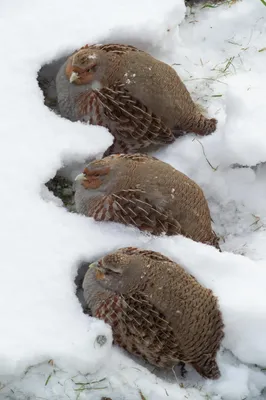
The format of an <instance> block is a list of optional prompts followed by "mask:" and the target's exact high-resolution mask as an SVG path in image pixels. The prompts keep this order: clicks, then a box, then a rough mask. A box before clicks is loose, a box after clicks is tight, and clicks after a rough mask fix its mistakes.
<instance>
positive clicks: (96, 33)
mask: <svg viewBox="0 0 266 400" xmlns="http://www.w3.org/2000/svg"><path fill="white" fill-rule="evenodd" d="M225 3H226V4H224V5H220V6H218V7H216V8H210V7H208V8H203V9H202V8H201V6H200V5H199V6H198V7H193V8H192V9H186V7H185V5H184V2H183V0H164V1H161V0H160V1H159V0H134V2H127V1H125V0H113V1H109V0H99V1H97V2H92V1H89V0H75V2H73V1H70V0H57V1H54V0H45V1H40V0H39V1H36V0H24V1H23V2H22V1H20V0H13V1H12V2H11V1H10V0H1V4H0V20H1V23H0V33H1V36H0V47H1V52H2V62H1V63H0V76H1V78H2V79H1V82H0V89H1V90H0V110H1V111H0V114H1V118H0V128H1V138H0V141H1V146H0V152H1V153H0V154H1V156H0V176H1V184H2V191H1V198H0V205H1V206H0V214H1V216H0V221H1V228H2V229H1V233H0V238H1V241H0V243H1V253H0V254H1V264H0V269H1V279H0V315H1V341H0V398H1V399H2V398H3V399H4V398H8V399H33V398H34V399H35V398H42V399H65V398H69V399H76V398H80V399H96V400H97V399H101V397H102V396H108V397H110V398H112V400H119V399H121V400H122V399H126V400H131V399H141V396H140V392H139V390H141V391H142V393H143V395H144V396H145V399H147V400H160V399H184V398H189V399H201V398H212V399H217V400H218V399H232V400H234V399H237V400H238V399H239V400H240V399H244V398H245V399H255V398H260V399H263V398H266V394H265V390H263V389H264V388H265V387H266V374H265V372H264V370H265V369H266V345H265V332H266V290H265V282H266V261H265V260H266V246H265V243H266V233H265V223H266V203H265V196H266V184H265V182H266V166H265V164H263V162H266V133H265V132H266V131H265V129H266V113H265V92H266V69H265V65H266V39H265V38H266V20H265V18H266V7H265V6H263V4H262V2H261V1H259V0H243V1H238V2H236V3H235V4H232V5H231V6H230V4H229V3H230V2H225ZM96 42H99V43H101V42H106V43H108V42H120V43H129V44H132V45H137V46H139V47H140V48H142V49H144V50H146V51H148V52H150V53H151V54H153V55H154V56H155V57H157V58H160V59H161V60H163V61H165V62H167V63H170V64H175V65H174V68H176V71H177V72H178V73H179V75H180V77H181V78H182V79H183V80H184V81H185V83H186V85H187V87H188V89H189V90H190V92H191V94H192V96H193V98H194V99H195V100H196V101H197V102H198V103H199V104H201V105H202V106H203V107H204V108H205V110H206V112H207V113H208V115H210V116H214V117H216V118H217V119H218V121H219V124H218V129H217V131H216V132H215V133H214V134H213V135H211V136H209V137H205V138H200V137H195V135H187V136H186V137H183V138H181V139H179V140H177V141H176V142H175V143H174V144H173V145H171V146H168V147H167V148H164V149H161V150H160V151H158V152H157V153H156V154H155V155H156V156H157V157H159V158H160V159H162V160H163V161H166V162H168V163H170V164H171V165H173V166H174V167H175V168H177V169H179V170H181V171H182V172H184V173H186V174H187V175H188V176H190V177H191V178H192V179H194V180H195V181H196V182H197V183H198V184H200V185H201V187H202V188H203V190H204V192H205V195H206V197H207V199H208V202H209V205H210V209H211V214H212V218H213V221H214V223H213V227H214V229H215V231H216V232H217V233H218V234H219V236H220V237H221V243H222V250H223V253H219V252H218V251H217V250H216V249H214V248H211V247H209V246H206V245H203V244H200V243H194V242H193V241H191V240H188V239H185V238H183V237H174V238H166V237H162V238H154V237H151V236H149V235H145V234H141V233H140V232H138V231H137V230H135V229H133V228H130V227H124V226H120V225H118V224H108V223H96V222H94V221H93V220H91V219H89V218H86V217H83V216H79V215H75V214H71V213H68V212H67V211H66V210H65V209H64V207H62V204H61V202H60V201H58V199H56V198H55V197H54V196H53V195H52V193H49V192H48V190H47V188H46V187H45V186H44V184H45V182H47V181H48V180H49V179H50V178H51V177H53V176H54V175H55V173H56V171H57V170H58V169H60V168H62V167H64V166H68V169H67V171H68V174H69V175H71V176H72V177H73V175H75V173H76V171H74V170H73V168H74V167H73V165H74V163H84V161H85V159H88V158H93V157H95V156H98V155H99V153H101V152H103V151H104V150H105V149H106V148H107V147H108V146H109V145H110V144H111V143H112V136H111V135H110V134H109V132H108V131H107V130H106V129H104V128H101V127H93V126H85V125H82V124H81V123H71V122H70V121H67V120H64V119H62V118H59V117H58V116H57V115H56V114H54V113H53V112H51V111H50V110H49V109H48V108H47V107H45V106H44V105H43V95H42V93H41V91H40V89H39V87H38V84H37V81H36V77H37V72H38V70H39V69H40V67H41V66H42V65H43V64H45V63H47V62H52V61H53V60H56V59H58V58H59V57H61V56H63V55H66V54H68V53H70V52H71V51H73V50H74V49H76V48H78V47H80V46H82V45H84V44H85V43H96ZM72 163H73V164H72ZM237 163H238V164H242V165H245V166H246V168H232V165H233V164H237ZM258 163H261V164H260V165H259V166H257V167H254V166H255V165H256V164H258ZM69 165H70V167H69ZM71 165H72V167H71ZM75 165H78V164H75ZM251 166H252V168H251ZM78 168H79V167H78ZM78 172H80V171H78ZM124 246H139V247H142V248H149V249H153V250H157V251H160V252H162V253H164V254H165V255H168V256H170V257H171V258H172V259H174V260H176V261H177V262H179V263H180V264H181V265H182V266H183V267H184V268H185V269H186V270H187V271H189V272H191V273H192V274H193V275H194V276H195V277H196V278H197V279H198V280H199V282H201V283H202V284H203V285H205V286H207V287H209V288H211V289H212V290H213V291H214V293H215V294H216V295H217V296H218V298H219V302H220V307H221V310H222V313H223V317H224V322H225V339H224V341H223V347H222V349H221V351H220V352H219V354H218V363H219V366H220V369H221V372H222V377H221V378H220V379H219V380H218V381H216V382H210V381H204V380H203V379H201V378H200V377H199V375H197V374H196V372H195V371H193V370H192V369H189V368H188V370H189V371H188V377H187V378H186V379H182V378H181V377H180V376H179V375H178V373H177V376H176V377H175V376H174V374H173V373H172V372H171V371H170V373H168V374H165V375H162V374H161V375H160V377H158V376H157V375H155V374H154V373H152V372H150V371H149V370H152V369H151V368H150V367H149V366H147V365H140V363H139V361H136V360H133V359H132V358H130V357H129V356H128V355H127V354H125V353H124V352H123V351H122V350H120V349H118V348H116V347H112V346H111V342H112V334H111V330H110V328H109V326H108V325H106V324H104V323H103V322H102V321H98V320H95V319H93V318H89V317H88V316H86V315H84V314H83V313H82V309H81V306H80V304H79V302H78V299H77V298H76V296H75V285H74V278H75V275H76V272H77V266H78V263H79V261H82V260H84V259H85V260H89V261H92V260H95V259H97V258H99V257H100V256H101V255H103V254H105V253H107V252H110V251H113V250H115V249H117V248H120V247H124ZM99 335H103V336H105V337H106V343H105V344H104V345H102V346H100V345H99V344H98V342H97V337H98V336H99ZM49 360H53V362H50V363H48V361H49ZM52 364H54V365H52ZM142 364H143V363H142ZM93 382H94V383H93Z"/></svg>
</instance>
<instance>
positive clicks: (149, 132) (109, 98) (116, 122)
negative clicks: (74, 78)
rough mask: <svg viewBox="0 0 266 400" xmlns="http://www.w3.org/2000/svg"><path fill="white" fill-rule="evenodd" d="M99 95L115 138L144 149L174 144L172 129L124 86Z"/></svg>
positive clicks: (104, 91)
mask: <svg viewBox="0 0 266 400" xmlns="http://www.w3.org/2000/svg"><path fill="white" fill-rule="evenodd" d="M95 92H96V93H97V98H98V101H99V102H100V104H101V106H102V108H103V112H104V114H105V116H106V118H107V120H109V121H110V125H111V126H112V128H110V129H111V131H112V134H113V135H114V136H115V138H119V139H121V140H122V141H123V142H125V143H129V144H132V143H136V142H137V143H138V144H139V145H140V147H146V146H148V145H150V144H155V145H156V144H157V145H162V144H169V143H172V142H174V140H175V137H174V135H173V133H172V131H171V129H169V128H168V127H167V126H166V125H165V124H164V123H163V121H162V120H161V119H160V118H158V117H157V116H156V115H155V114H154V113H153V112H152V111H151V110H150V109H148V107H146V106H145V105H144V104H143V103H141V102H140V101H139V100H138V99H136V98H134V97H133V96H132V95H131V94H130V92H129V91H128V90H127V89H126V88H125V85H124V84H116V85H114V86H112V87H104V88H102V89H101V90H98V91H97V90H96V91H95ZM112 122H113V124H112ZM113 126H114V127H115V128H113Z"/></svg>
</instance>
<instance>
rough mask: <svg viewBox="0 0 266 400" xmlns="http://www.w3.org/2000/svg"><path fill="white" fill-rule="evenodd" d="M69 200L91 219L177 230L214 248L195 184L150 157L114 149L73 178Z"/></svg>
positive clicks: (156, 230) (144, 228)
mask: <svg viewBox="0 0 266 400" xmlns="http://www.w3.org/2000/svg"><path fill="white" fill-rule="evenodd" d="M75 204H76V210H77V212H79V213H82V214H85V215H87V216H89V217H92V218H94V219H95V220H96V221H114V222H119V223H122V224H124V225H133V226H135V227H137V228H138V229H140V230H142V231H146V232H150V233H152V234H154V235H160V234H166V235H177V234H181V235H184V236H186V237H189V238H191V239H193V240H195V241H198V242H202V243H207V244H211V245H214V246H216V247H217V248H219V245H218V239H217V236H216V235H215V233H214V232H213V230H212V226H211V216H210V211H209V207H208V203H207V201H206V199H205V197H204V194H203V191H202V190H201V188H200V187H199V186H198V185H197V184H196V183H195V182H193V181H192V180H191V179H190V178H188V177H187V176H186V175H184V174H183V173H181V172H179V171H177V170H175V169H174V168H173V167H171V166H170V165H169V164H167V163H164V162H162V161H160V160H158V159H156V158H155V157H150V156H148V155H144V154H126V155H125V154H120V155H118V154H116V155H111V156H108V157H105V158H103V159H102V160H98V161H93V162H91V163H90V164H88V165H87V167H86V168H85V169H84V171H83V173H82V174H80V175H78V176H77V178H76V189H75Z"/></svg>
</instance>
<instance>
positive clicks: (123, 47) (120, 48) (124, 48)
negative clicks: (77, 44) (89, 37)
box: [79, 43, 143, 55]
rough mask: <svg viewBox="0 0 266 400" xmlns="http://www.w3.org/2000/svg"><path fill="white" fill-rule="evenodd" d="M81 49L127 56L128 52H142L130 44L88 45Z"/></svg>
mask: <svg viewBox="0 0 266 400" xmlns="http://www.w3.org/2000/svg"><path fill="white" fill-rule="evenodd" d="M81 49H92V50H93V49H95V50H103V51H105V52H106V53H108V52H112V53H116V54H121V55H122V54H125V53H127V52H128V51H137V52H142V53H143V51H142V50H140V49H138V48H137V47H135V46H131V45H129V44H118V43H109V44H91V45H89V44H86V45H85V46H83V47H81V48H80V49H79V50H81Z"/></svg>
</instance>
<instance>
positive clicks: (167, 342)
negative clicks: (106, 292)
mask: <svg viewBox="0 0 266 400" xmlns="http://www.w3.org/2000/svg"><path fill="white" fill-rule="evenodd" d="M120 297H121V299H122V301H123V303H124V307H123V310H124V312H122V315H121V318H122V320H123V326H124V329H125V330H126V332H124V334H125V337H131V338H133V339H132V340H131V342H129V341H128V342H129V343H127V342H126V343H125V347H126V348H127V350H128V351H131V352H132V353H135V354H139V355H142V357H144V358H145V359H146V360H147V361H149V362H151V363H152V364H155V365H158V366H166V365H174V364H176V363H177V361H178V360H180V359H182V358H183V354H182V350H181V348H180V345H179V343H178V340H177V338H176V336H175V334H174V330H173V328H172V326H171V324H170V323H169V321H167V319H166V317H165V315H164V314H163V313H162V312H161V311H159V309H158V308H157V307H156V306H155V305H154V304H153V303H152V302H151V301H150V299H149V297H148V296H147V295H146V294H145V293H143V292H141V291H134V293H130V294H126V295H120Z"/></svg>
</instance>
